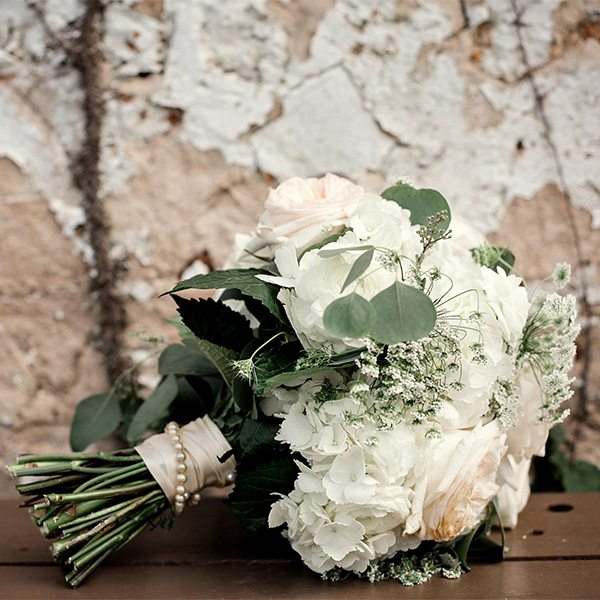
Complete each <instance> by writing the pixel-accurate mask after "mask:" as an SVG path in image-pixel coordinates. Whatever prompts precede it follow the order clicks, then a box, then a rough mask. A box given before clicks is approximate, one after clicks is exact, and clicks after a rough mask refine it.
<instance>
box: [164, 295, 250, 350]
mask: <svg viewBox="0 0 600 600" xmlns="http://www.w3.org/2000/svg"><path fill="white" fill-rule="evenodd" d="M172 298H173V300H174V301H175V303H176V304H177V312H178V313H179V315H180V316H181V320H182V321H183V322H184V324H185V325H186V327H188V328H189V329H190V331H191V332H192V333H193V334H194V335H195V336H196V337H198V338H200V339H203V340H206V341H207V342H211V343H212V344H217V346H222V347H223V348H229V349H231V350H235V351H236V352H240V351H241V350H242V349H243V348H244V346H245V345H246V344H247V343H248V342H250V340H252V329H250V324H249V323H248V320H247V319H246V317H244V316H243V315H241V314H240V313H238V312H236V311H234V310H233V309H231V308H230V307H229V306H227V305H226V304H223V303H222V302H215V301H214V300H213V299H212V298H207V299H205V298H199V299H195V300H188V299H187V298H181V297H180V296H177V295H175V294H173V295H172Z"/></svg>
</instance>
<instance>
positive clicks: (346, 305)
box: [323, 292, 377, 339]
mask: <svg viewBox="0 0 600 600" xmlns="http://www.w3.org/2000/svg"><path fill="white" fill-rule="evenodd" d="M376 316H377V315H376V312H375V307H374V306H373V305H372V304H371V303H370V302H369V301H368V300H365V299H364V298H363V297H362V296H359V295H358V294H356V293H354V292H353V293H351V294H348V295H347V296H343V297H342V298H338V299H337V300H334V301H333V302H332V303H331V304H329V306H328V307H327V308H326V309H325V312H324V313H323V325H325V329H327V331H328V332H329V333H330V334H332V335H335V336H336V337H339V338H353V339H357V338H361V337H363V336H365V335H367V334H368V333H369V332H370V331H371V328H372V327H373V326H374V324H375V321H376Z"/></svg>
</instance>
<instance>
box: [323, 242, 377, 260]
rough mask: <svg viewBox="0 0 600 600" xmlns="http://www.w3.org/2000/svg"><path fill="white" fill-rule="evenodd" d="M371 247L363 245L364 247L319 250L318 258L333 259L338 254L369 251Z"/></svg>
mask: <svg viewBox="0 0 600 600" xmlns="http://www.w3.org/2000/svg"><path fill="white" fill-rule="evenodd" d="M371 248H373V246H369V245H366V244H365V245H364V246H346V247H345V248H331V249H330V250H321V251H320V252H319V256H320V257H321V258H333V257H334V256H339V255H340V254H344V253H345V252H353V251H356V250H370V249H371Z"/></svg>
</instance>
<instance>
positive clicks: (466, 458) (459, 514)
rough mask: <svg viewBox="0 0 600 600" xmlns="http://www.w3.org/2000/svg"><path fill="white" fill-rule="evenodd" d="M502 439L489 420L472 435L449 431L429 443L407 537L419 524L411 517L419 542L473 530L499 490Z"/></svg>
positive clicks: (495, 424) (460, 431) (446, 538)
mask: <svg viewBox="0 0 600 600" xmlns="http://www.w3.org/2000/svg"><path fill="white" fill-rule="evenodd" d="M505 439H506V435H505V434H504V433H503V432H502V431H501V430H500V428H499V427H498V424H497V423H496V422H495V421H492V422H490V423H488V424H487V425H477V426H476V427H475V428H473V429H471V430H454V431H452V430H449V431H446V432H443V433H442V435H441V437H440V438H438V439H436V440H432V441H431V442H430V444H429V446H428V448H427V449H426V450H425V452H424V457H423V463H422V465H421V469H419V471H420V473H421V475H420V477H421V482H420V485H419V483H418V484H417V486H416V489H415V499H414V500H413V508H412V511H413V518H412V519H409V521H408V527H407V530H408V533H411V531H410V529H411V527H410V525H411V524H412V527H415V525H416V523H417V521H418V520H417V519H415V516H417V517H418V516H420V525H421V526H420V531H419V537H420V538H421V539H424V540H435V541H438V542H441V541H446V540H452V539H454V538H456V537H457V536H459V535H460V534H461V533H463V532H465V531H468V530H469V529H472V528H473V527H475V525H477V523H478V522H479V520H480V518H481V512H482V511H483V509H484V508H485V506H486V504H487V503H488V502H489V501H490V500H491V499H492V498H493V497H494V495H495V494H496V492H497V491H498V484H497V483H496V472H497V470H498V467H499V465H500V461H501V459H502V457H503V456H504V453H505V452H506V445H505ZM421 502H422V504H421Z"/></svg>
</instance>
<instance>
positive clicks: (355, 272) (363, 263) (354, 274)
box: [342, 248, 375, 292]
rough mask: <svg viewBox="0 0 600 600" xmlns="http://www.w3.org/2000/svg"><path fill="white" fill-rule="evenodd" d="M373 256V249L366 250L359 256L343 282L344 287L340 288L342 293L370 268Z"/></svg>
mask: <svg viewBox="0 0 600 600" xmlns="http://www.w3.org/2000/svg"><path fill="white" fill-rule="evenodd" d="M374 254H375V249H374V248H371V249H370V250H367V251H366V252H364V253H363V254H361V255H360V256H359V257H358V258H357V259H356V261H355V262H354V264H353V265H352V268H351V269H350V272H349V273H348V277H346V280H345V281H344V285H343V286H342V292H343V291H344V290H345V289H346V288H347V287H348V286H349V285H350V284H351V283H353V282H354V281H356V280H357V279H358V278H359V277H360V276H361V275H362V274H363V273H364V272H365V271H366V270H367V269H368V268H369V266H370V264H371V261H372V260H373V255H374Z"/></svg>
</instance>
